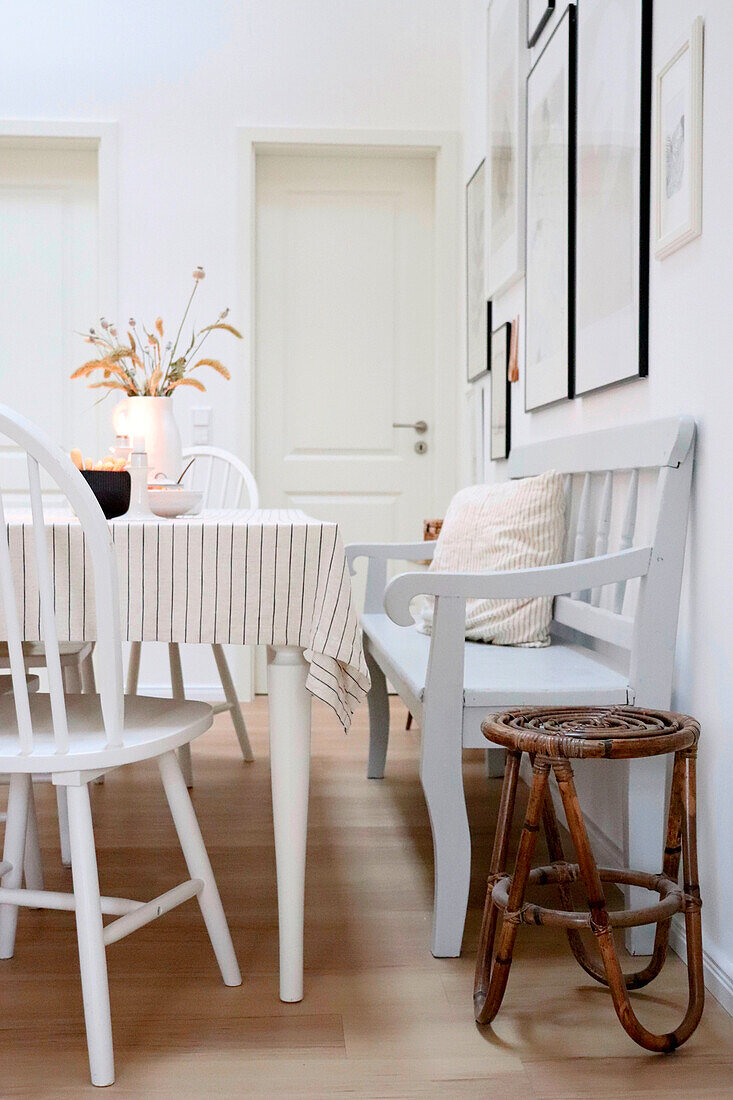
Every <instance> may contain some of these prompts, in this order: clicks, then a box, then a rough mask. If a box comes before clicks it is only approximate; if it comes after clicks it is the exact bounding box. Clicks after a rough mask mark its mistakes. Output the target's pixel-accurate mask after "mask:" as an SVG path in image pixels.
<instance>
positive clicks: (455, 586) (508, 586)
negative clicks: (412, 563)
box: [384, 546, 652, 626]
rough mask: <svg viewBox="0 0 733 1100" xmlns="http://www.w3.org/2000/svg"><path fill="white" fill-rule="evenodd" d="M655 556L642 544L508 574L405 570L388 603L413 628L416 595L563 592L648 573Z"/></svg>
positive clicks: (387, 591)
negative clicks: (412, 610) (411, 608)
mask: <svg viewBox="0 0 733 1100" xmlns="http://www.w3.org/2000/svg"><path fill="white" fill-rule="evenodd" d="M651 554H652V548H651V547H650V546H642V547H639V548H638V549H631V550H620V551H619V552H618V553H615V554H602V555H600V556H599V557H595V558H583V559H581V560H580V561H573V562H564V563H563V564H561V565H543V566H539V567H537V568H535V569H517V570H515V571H513V572H506V573H427V572H425V573H418V572H415V573H401V574H400V575H399V576H398V577H395V578H394V579H393V580H391V581H390V583H389V584H388V585H387V586H386V588H385V591H384V607H385V610H386V611H387V614H388V615H389V617H390V618H391V619H392V620H393V622H395V623H397V624H398V626H411V625H412V623H413V621H414V620H413V618H412V616H411V614H410V603H411V602H412V600H414V599H415V597H416V596H436V597H438V598H440V597H453V598H454V599H460V600H462V601H465V600H467V599H484V600H486V599H488V600H495V599H500V600H504V599H524V598H529V597H532V596H561V595H565V594H566V593H568V592H579V591H583V590H585V589H588V588H600V587H601V586H602V585H605V584H616V583H617V582H618V581H628V580H631V579H632V578H633V577H643V576H645V575H646V573H648V571H649V562H650V560H651ZM436 610H437V609H436Z"/></svg>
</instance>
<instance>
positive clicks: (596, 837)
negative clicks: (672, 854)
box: [521, 757, 733, 1016]
mask: <svg viewBox="0 0 733 1100" xmlns="http://www.w3.org/2000/svg"><path fill="white" fill-rule="evenodd" d="M521 774H522V778H523V779H524V781H525V782H527V783H531V781H532V773H531V770H530V767H529V760H528V759H527V757H524V759H523V760H522V772H521ZM550 790H551V792H552V799H553V802H554V804H555V812H556V813H557V816H558V819H559V820H560V821H561V822H562V824H563V825H567V822H566V819H565V811H564V810H563V807H562V803H561V802H560V798H559V795H558V792H557V791H556V790H554V789H553V788H552V787H551V788H550ZM585 827H586V829H587V831H588V837H589V839H590V842H591V846H592V848H593V853H594V855H595V857H596V859H597V861H598V863H599V864H600V865H601V866H602V867H623V866H624V854H623V851H622V850H621V848H620V847H619V846H618V844H616V843H615V841H613V840H612V839H611V837H609V836H608V835H607V834H606V833H604V832H603V831H602V830H601V829H599V828H598V826H597V825H596V824H595V822H593V821H590V820H589V819H588V818H587V817H586V819H585ZM669 946H670V948H671V950H672V951H674V953H675V955H679V957H680V958H681V959H682V961H683V962H686V961H687V942H686V937H685V919H684V917H683V916H682V914H681V913H678V914H677V916H675V917H673V918H672V928H671V931H670V937H669ZM702 959H703V972H704V975H705V989H706V990H707V991H708V993H710V994H711V995H712V996H713V997H714V998H715V1000H716V1001H718V1002H719V1004H721V1005H722V1006H723V1008H724V1009H725V1011H726V1012H728V1013H729V1014H730V1015H731V1016H733V976H731V975H730V974H728V973H727V972H726V971H725V970H724V969H723V968H722V967H721V966H720V964H719V963H718V962H717V961H716V960H715V959H714V958H713V956H712V955H711V954H710V953H709V952H708V951H706V950H705V948H704V947H703V953H702Z"/></svg>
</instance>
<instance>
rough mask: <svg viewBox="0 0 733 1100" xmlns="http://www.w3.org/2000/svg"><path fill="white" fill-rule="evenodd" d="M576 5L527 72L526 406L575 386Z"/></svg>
mask: <svg viewBox="0 0 733 1100" xmlns="http://www.w3.org/2000/svg"><path fill="white" fill-rule="evenodd" d="M575 16H576V9H575V5H574V4H569V5H568V6H567V8H566V9H565V12H564V14H563V16H562V18H561V19H560V20H559V21H558V22H557V23H556V24H555V28H554V30H553V32H552V34H551V35H550V37H549V38H548V39H547V41H546V43H545V45H544V47H543V50H542V53H541V54H540V56H539V58H538V59H537V60H536V61H535V64H534V65H533V67H532V69H531V71H530V73H529V75H528V77H527V177H526V184H527V205H526V215H527V235H526V276H525V280H524V303H525V304H524V410H525V412H532V411H534V410H535V409H540V408H543V407H544V406H546V405H552V404H554V403H555V402H556V401H563V400H567V399H568V398H571V397H573V394H574V368H575V308H574V302H575V139H576V127H575V64H576V33H575V30H576V24H575Z"/></svg>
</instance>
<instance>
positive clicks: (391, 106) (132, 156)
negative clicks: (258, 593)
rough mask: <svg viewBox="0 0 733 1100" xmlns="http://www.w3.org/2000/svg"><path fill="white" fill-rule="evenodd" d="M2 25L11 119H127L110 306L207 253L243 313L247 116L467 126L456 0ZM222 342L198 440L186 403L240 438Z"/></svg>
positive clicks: (210, 291) (144, 313)
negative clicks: (242, 176)
mask: <svg viewBox="0 0 733 1100" xmlns="http://www.w3.org/2000/svg"><path fill="white" fill-rule="evenodd" d="M3 28H4V29H3V33H2V35H0V102H1V103H2V113H3V117H5V118H17V119H26V120H28V119H75V120H79V119H81V120H103V121H109V122H116V123H117V124H118V136H119V189H118V203H117V212H118V223H119V272H118V285H119V302H118V303H114V302H103V303H101V309H102V311H103V312H104V313H105V314H106V315H107V316H108V317H117V318H120V319H123V320H124V319H127V318H128V317H129V316H130V315H131V314H132V315H134V316H136V317H137V318H142V317H145V318H146V319H147V321H148V323H149V324H151V323H152V321H153V320H154V319H155V317H156V316H158V315H159V314H160V315H162V316H163V318H164V319H166V320H167V321H168V323H169V324H172V323H177V319H178V317H179V316H180V312H181V311H182V309H183V306H184V304H185V301H186V298H187V296H188V293H189V289H190V286H191V272H192V270H193V268H194V267H195V266H196V265H197V264H202V265H203V266H204V268H205V269H206V279H205V280H204V282H203V283H202V284H201V287H200V290H199V294H198V295H197V299H198V300H197V305H196V309H195V311H194V315H195V318H196V319H197V320H198V321H199V322H200V323H202V324H205V323H208V320H209V319H213V318H215V316H216V315H217V314H218V313H219V311H220V310H221V309H223V308H224V307H225V306H230V307H231V310H232V312H231V317H230V320H231V321H232V322H233V323H234V324H235V325H238V326H240V327H245V326H246V324H247V318H245V317H243V316H241V311H242V309H241V288H242V287H243V286H244V284H245V282H246V281H247V279H248V272H247V271H246V270H245V269H244V264H245V262H248V261H249V256H248V255H247V256H246V257H245V255H243V253H242V250H241V248H240V235H239V226H238V222H239V217H240V211H239V209H238V199H239V186H240V181H239V175H238V174H239V171H240V163H239V153H238V145H237V127H242V126H246V127H276V126H282V127H303V128H328V127H331V128H340V129H372V130H379V129H395V130H420V129H426V130H427V129H432V130H435V129H441V130H453V131H457V130H458V128H459V124H460V0H204V2H202V0H153V2H147V3H146V2H143V0H128V2H127V3H124V4H121V3H119V0H67V2H65V3H63V4H62V3H58V2H55V0H39V2H37V3H33V4H28V3H27V2H26V0H5V3H4V4H3ZM93 320H94V318H91V317H90V318H89V321H88V322H87V323H92V322H93ZM217 341H218V342H216V343H215V340H214V337H212V339H211V341H210V343H209V347H210V348H211V351H210V354H211V355H214V356H216V357H218V358H221V359H222V360H223V361H224V362H225V363H226V364H227V365H229V366H230V367H231V368H232V375H233V380H232V382H230V383H226V382H224V381H223V380H222V379H219V378H218V376H216V375H213V373H212V374H211V377H210V378H208V379H207V380H206V383H207V386H208V387H209V392H208V393H207V394H196V395H194V396H191V395H189V394H184V393H182V392H180V391H179V393H178V394H176V397H175V403H176V408H177V410H178V418H179V423H180V426H181V430H182V434H183V438H184V441H185V442H189V441H190V438H191V437H190V424H189V414H188V411H187V410H188V409H189V408H190V407H191V406H192V405H199V404H210V405H211V406H212V407H213V409H214V425H213V434H214V441H215V442H216V443H217V444H218V445H220V446H223V447H229V448H231V449H232V450H234V451H239V452H240V453H242V450H243V436H244V437H246V432H244V430H243V425H244V424H245V422H246V420H247V416H248V410H247V407H246V402H247V401H248V397H247V394H248V387H247V386H246V385H245V384H244V382H243V378H242V366H243V362H244V350H243V347H242V346H241V345H240V344H238V343H237V342H236V341H234V340H233V339H232V338H227V337H223V336H222V337H219V336H218V335H217ZM84 347H85V346H84V345H83V344H82V343H81V341H79V354H80V355H82V354H83V349H84ZM80 361H81V360H80ZM238 367H239V368H240V369H239V372H238V370H237V368H238ZM74 385H78V383H74ZM110 407H111V405H110ZM110 441H111V440H110ZM64 442H65V443H66V444H67V445H71V444H73V443H74V442H75V441H74V440H66V441H64ZM189 656H190V655H189ZM213 675H214V670H213V662H210V661H209V660H208V657H207V655H206V654H199V657H198V658H197V660H196V666H195V667H192V665H191V664H190V662H189V665H188V667H187V669H186V676H187V682H188V683H190V684H192V685H198V688H199V690H203V689H205V687H206V685H207V684H208V683H211V682H212V677H213ZM164 677H165V670H164V667H163V666H162V665H161V664H160V663H158V662H157V661H156V662H155V663H154V664H153V665H150V664H149V663H148V664H147V665H146V664H144V665H143V676H142V679H143V681H146V682H148V683H149V682H150V681H151V680H152V681H153V682H155V681H156V680H157V679H158V678H161V679H163V678H164Z"/></svg>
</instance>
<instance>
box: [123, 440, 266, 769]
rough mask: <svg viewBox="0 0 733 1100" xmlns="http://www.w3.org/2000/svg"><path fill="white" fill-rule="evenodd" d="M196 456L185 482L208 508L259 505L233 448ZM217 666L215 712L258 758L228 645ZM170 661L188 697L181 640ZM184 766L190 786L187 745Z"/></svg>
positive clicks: (131, 672) (136, 663) (217, 654)
mask: <svg viewBox="0 0 733 1100" xmlns="http://www.w3.org/2000/svg"><path fill="white" fill-rule="evenodd" d="M192 458H195V459H196V461H195V462H194V463H193V465H192V467H191V469H190V471H189V473H188V474H187V475H186V477H185V479H184V484H185V485H186V487H187V488H190V489H201V490H202V491H203V494H204V499H203V507H204V508H258V507H259V497H260V494H259V490H258V488H257V482H256V481H255V479H254V475H253V474H252V472H251V470H250V469H249V468H248V467H247V466H246V465H245V464H244V462H242V460H241V459H239V458H237V456H236V455H234V454H232V453H231V452H230V451H223V450H221V449H220V448H219V447H189V449H188V450H187V451H184V452H183V462H184V465H185V463H186V462H188V461H189V460H190V459H192ZM140 649H141V643H140V642H133V643H132V645H131V647H130V661H129V664H128V666H127V688H126V690H127V694H128V695H136V694H137V684H138V677H139V674H140ZM211 651H212V653H213V654H214V660H215V661H216V668H217V671H218V673H219V679H220V680H221V686H222V690H223V692H224V698H225V702H223V703H217V704H216V705H215V706H214V714H221V713H222V712H223V711H229V713H230V714H231V716H232V723H233V725H234V731H235V733H236V735H237V739H238V741H239V747H240V748H241V750H242V756H243V757H244V759H245V761H247V763H250V762H251V761H252V760H254V754H253V752H252V748H251V746H250V743H249V737H248V736H247V726H246V724H245V721H244V715H243V714H242V708H241V706H240V705H239V700H238V699H237V692H236V688H235V687H234V681H233V680H232V674H231V672H230V671H229V665H228V663H227V659H226V656H225V654H224V647H223V646H222V645H216V644H215V645H212V647H211ZM168 660H169V663H170V670H171V688H172V691H173V698H174V699H185V697H186V695H185V688H184V684H183V672H182V669H181V654H180V650H179V647H178V643H177V642H170V643H169V645H168ZM179 759H180V763H181V767H182V768H183V773H184V775H185V777H186V783H187V785H188V786H189V787H190V786H192V784H193V773H192V769H191V757H190V746H189V745H185V746H184V747H183V749H182V751H181V752H180V754H179Z"/></svg>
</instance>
